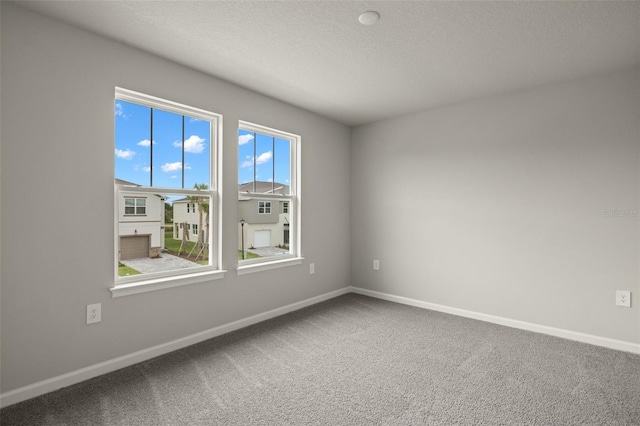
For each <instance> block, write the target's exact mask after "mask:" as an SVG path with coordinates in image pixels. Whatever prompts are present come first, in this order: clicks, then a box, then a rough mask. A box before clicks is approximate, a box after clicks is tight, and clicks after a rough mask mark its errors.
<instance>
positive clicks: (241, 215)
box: [238, 181, 291, 250]
mask: <svg viewBox="0 0 640 426" xmlns="http://www.w3.org/2000/svg"><path fill="white" fill-rule="evenodd" d="M243 193H252V195H253V196H255V194H288V193H289V186H288V185H283V184H280V183H272V182H263V181H257V182H255V188H254V182H249V183H244V184H241V185H238V222H240V221H241V220H243V219H244V231H243V229H242V228H243V226H242V225H239V226H238V250H242V237H243V235H242V234H243V232H244V248H245V250H246V249H248V248H251V247H254V248H261V247H276V246H280V247H288V246H289V212H290V207H291V206H290V205H289V201H288V200H283V201H280V200H273V199H270V200H259V199H255V198H249V197H246V196H243Z"/></svg>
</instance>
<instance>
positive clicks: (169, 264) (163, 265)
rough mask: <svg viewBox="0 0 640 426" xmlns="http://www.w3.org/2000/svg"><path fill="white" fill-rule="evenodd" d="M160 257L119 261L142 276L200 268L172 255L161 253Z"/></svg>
mask: <svg viewBox="0 0 640 426" xmlns="http://www.w3.org/2000/svg"><path fill="white" fill-rule="evenodd" d="M160 256H161V257H159V258H156V259H152V258H150V257H144V258H140V259H127V260H121V261H120V263H122V264H124V265H127V266H128V267H130V268H133V269H135V270H136V271H139V272H140V273H142V274H148V273H149V272H164V271H173V270H175V269H184V268H193V267H194V266H201V265H199V264H197V263H194V262H191V261H188V260H186V259H183V258H181V257H178V256H174V255H172V254H167V253H162V254H161V255H160Z"/></svg>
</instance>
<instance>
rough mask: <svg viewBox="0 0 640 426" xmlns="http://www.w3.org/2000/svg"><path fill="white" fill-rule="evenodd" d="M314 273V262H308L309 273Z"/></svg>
mask: <svg viewBox="0 0 640 426" xmlns="http://www.w3.org/2000/svg"><path fill="white" fill-rule="evenodd" d="M315 273H316V264H315V263H310V264H309V274H310V275H313V274H315Z"/></svg>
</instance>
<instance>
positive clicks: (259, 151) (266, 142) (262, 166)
mask: <svg viewBox="0 0 640 426" xmlns="http://www.w3.org/2000/svg"><path fill="white" fill-rule="evenodd" d="M254 163H255V168H256V173H255V177H256V186H257V187H256V191H255V192H259V193H272V191H271V189H272V182H273V138H272V137H271V136H267V135H262V134H260V133H257V134H256V154H255V161H254Z"/></svg>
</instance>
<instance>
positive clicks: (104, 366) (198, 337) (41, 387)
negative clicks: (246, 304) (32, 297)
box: [0, 287, 350, 408]
mask: <svg viewBox="0 0 640 426" xmlns="http://www.w3.org/2000/svg"><path fill="white" fill-rule="evenodd" d="M349 292H350V288H349V287H345V288H342V289H340V290H335V291H332V292H329V293H326V294H322V295H320V296H316V297H312V298H310V299H306V300H302V301H300V302H296V303H292V304H290V305H287V306H283V307H281V308H277V309H272V310H270V311H267V312H263V313H261V314H257V315H253V316H250V317H248V318H243V319H241V320H238V321H233V322H230V323H228V324H224V325H221V326H219V327H214V328H212V329H209V330H205V331H202V332H200V333H196V334H192V335H190V336H187V337H183V338H181V339H177V340H173V341H171V342H168V343H163V344H161V345H157V346H153V347H151V348H148V349H143V350H141V351H138V352H134V353H132V354H128V355H124V356H121V357H118V358H114V359H111V360H108V361H104V362H101V363H99V364H95V365H91V366H89V367H85V368H81V369H80V370H76V371H72V372H70V373H66V374H62V375H60V376H56V377H53V378H51V379H47V380H43V381H40V382H37V383H33V384H31V385H27V386H24V387H21V388H18V389H15V390H12V391H9V392H5V393H3V394H0V408H2V407H7V406H9V405H13V404H16V403H18V402H21V401H26V400H27V399H31V398H35V397H37V396H40V395H44V394H45V393H49V392H53V391H55V390H58V389H61V388H63V387H67V386H71V385H74V384H76V383H80V382H83V381H85V380H88V379H92V378H94V377H97V376H100V375H103V374H107V373H110V372H112V371H116V370H119V369H121V368H124V367H128V366H130V365H134V364H137V363H139V362H142V361H146V360H149V359H151V358H155V357H157V356H160V355H164V354H166V353H169V352H173V351H175V350H178V349H182V348H186V347H187V346H191V345H194V344H196V343H200V342H202V341H205V340H207V339H211V338H213V337H217V336H221V335H223V334H226V333H229V332H231V331H235V330H239V329H241V328H244V327H248V326H250V325H253V324H257V323H259V322H262V321H266V320H268V319H271V318H275V317H278V316H280V315H284V314H287V313H289V312H293V311H297V310H298V309H302V308H305V307H307V306H311V305H315V304H316V303H320V302H323V301H325V300H329V299H333V298H334V297H338V296H341V295H343V294H347V293H349Z"/></svg>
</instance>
